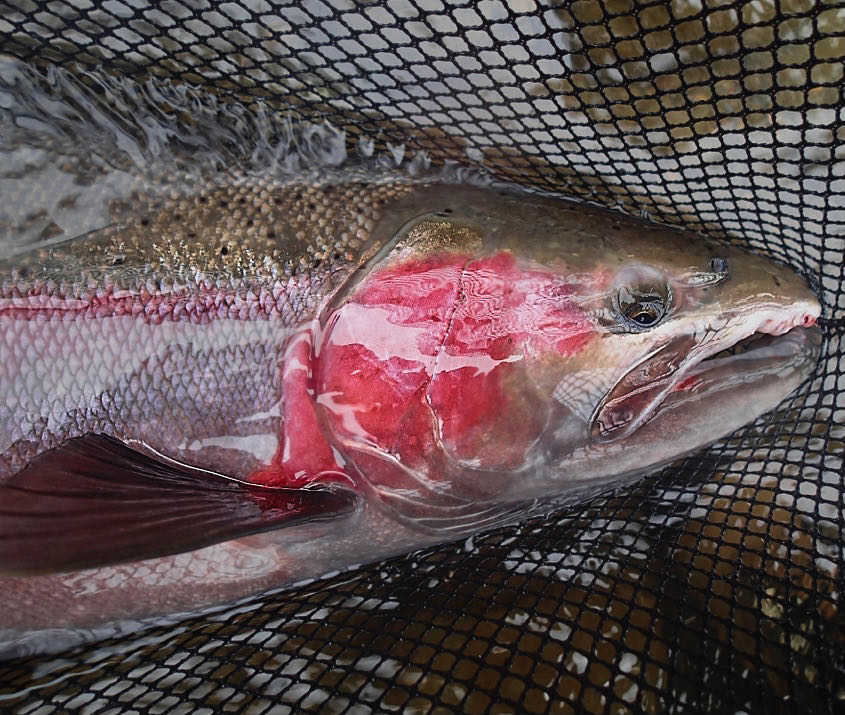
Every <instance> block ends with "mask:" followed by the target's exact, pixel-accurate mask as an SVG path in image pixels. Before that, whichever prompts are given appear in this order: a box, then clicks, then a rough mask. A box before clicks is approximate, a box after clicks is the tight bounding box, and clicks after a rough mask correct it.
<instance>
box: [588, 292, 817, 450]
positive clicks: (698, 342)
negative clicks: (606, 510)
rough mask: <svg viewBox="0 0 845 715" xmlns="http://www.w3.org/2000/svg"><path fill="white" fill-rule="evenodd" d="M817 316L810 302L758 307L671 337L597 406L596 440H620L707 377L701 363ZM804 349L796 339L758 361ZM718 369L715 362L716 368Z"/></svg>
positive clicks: (726, 362) (723, 363) (725, 363)
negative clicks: (683, 388)
mask: <svg viewBox="0 0 845 715" xmlns="http://www.w3.org/2000/svg"><path fill="white" fill-rule="evenodd" d="M818 315H819V305H818V303H817V302H815V301H809V300H806V301H804V300H802V301H796V302H795V303H793V304H790V305H788V306H784V305H772V306H771V307H769V306H765V307H763V308H762V309H761V308H760V307H759V306H758V307H757V309H755V310H754V311H751V312H739V311H736V312H734V313H732V314H730V313H729V314H722V315H720V316H718V317H717V318H714V319H712V320H710V321H708V322H707V323H706V324H705V325H703V326H701V327H699V326H695V327H694V329H693V331H692V332H688V333H681V334H676V335H674V336H667V339H666V340H665V341H664V342H662V343H661V344H660V345H659V347H658V348H657V349H656V350H653V351H651V352H649V353H648V354H647V355H645V356H644V357H643V358H642V359H641V360H640V361H639V362H637V364H635V365H634V366H633V367H632V368H631V369H630V370H628V372H626V373H625V374H624V375H623V376H622V377H621V378H620V379H619V380H618V381H617V383H616V384H615V385H614V387H613V388H611V390H610V391H609V392H608V394H607V395H606V396H605V398H604V399H603V400H602V401H601V402H600V403H599V404H598V406H597V408H596V410H595V412H594V414H593V419H592V422H591V432H592V438H593V441H595V442H599V443H608V442H615V441H618V440H621V439H624V438H626V437H628V436H629V435H631V434H632V433H633V432H635V431H636V430H637V429H638V428H639V427H641V426H642V425H643V424H644V423H645V422H647V421H648V420H649V419H651V418H652V417H653V416H654V414H655V413H656V412H657V410H658V409H659V408H660V405H661V404H662V403H663V402H664V400H666V398H667V397H668V396H669V395H670V394H671V393H672V392H673V391H674V390H676V389H679V386H680V385H681V384H682V383H683V382H684V381H685V380H686V379H687V378H690V377H691V376H692V375H700V374H702V373H706V372H707V371H708V370H709V368H710V367H711V366H709V365H708V367H706V368H704V369H702V365H701V364H702V363H703V362H704V361H705V360H707V359H708V358H710V357H712V356H714V355H716V354H718V353H720V352H722V351H724V350H726V349H728V348H731V347H733V346H735V345H737V344H738V343H739V342H741V341H743V340H745V339H746V338H749V337H751V336H752V335H754V334H755V333H759V334H763V335H772V336H779V335H783V334H785V333H788V332H789V331H791V330H793V329H794V328H810V327H812V326H813V325H815V321H816V319H817V318H818ZM667 327H668V326H667ZM802 346H803V342H801V341H791V342H790V343H789V345H788V346H784V347H785V351H783V350H782V351H780V352H778V351H777V350H768V351H767V352H762V351H761V352H760V353H759V357H760V358H765V359H768V360H771V361H773V362H774V361H779V360H780V361H783V360H788V359H789V357H790V355H791V356H792V357H794V356H795V355H796V354H799V353H800V352H801V350H802V349H803V347H802ZM742 362H743V361H741V360H732V359H730V358H725V359H720V360H719V361H718V363H719V365H718V367H719V368H720V369H722V370H724V369H727V368H729V367H731V366H733V367H737V366H740V365H741V364H742ZM745 364H746V365H747V364H748V361H747V359H746V360H745ZM715 366H716V365H715V363H714V365H713V366H712V367H715ZM739 369H742V367H739Z"/></svg>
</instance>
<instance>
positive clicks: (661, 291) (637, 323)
mask: <svg viewBox="0 0 845 715" xmlns="http://www.w3.org/2000/svg"><path fill="white" fill-rule="evenodd" d="M625 273H626V274H627V275H620V276H619V278H623V279H625V280H624V282H622V281H618V283H617V285H619V283H621V285H619V287H618V289H617V291H616V295H615V300H614V302H615V304H616V305H615V308H616V311H617V314H618V315H619V318H620V319H621V321H622V323H623V324H624V327H626V328H628V329H632V330H635V331H639V330H647V329H648V328H653V327H655V326H656V325H658V324H659V323H660V322H661V321H662V320H663V319H664V318H665V317H666V315H667V314H668V312H669V309H670V307H671V306H670V304H671V300H672V293H671V289H670V287H669V284H668V283H667V282H666V281H665V280H664V279H663V278H662V276H660V275H658V274H657V272H656V271H653V270H648V269H644V268H643V269H639V270H637V271H636V272H634V273H633V274H632V273H630V272H628V271H626V272H625Z"/></svg>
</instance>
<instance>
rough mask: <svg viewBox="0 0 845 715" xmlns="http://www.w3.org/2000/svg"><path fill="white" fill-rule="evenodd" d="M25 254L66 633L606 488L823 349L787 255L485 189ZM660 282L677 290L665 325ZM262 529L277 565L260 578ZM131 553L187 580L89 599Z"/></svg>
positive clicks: (295, 205) (308, 200)
mask: <svg viewBox="0 0 845 715" xmlns="http://www.w3.org/2000/svg"><path fill="white" fill-rule="evenodd" d="M713 266H719V267H720V270H719V271H718V274H716V273H715V272H714V270H713ZM0 271H2V272H3V273H4V274H5V278H4V279H3V280H2V292H1V293H0V341H2V344H0V347H1V348H2V351H3V354H4V356H7V359H5V360H4V361H2V363H0V395H2V398H3V399H4V402H5V403H6V405H7V406H9V407H10V409H8V410H7V411H6V412H5V413H4V414H3V415H2V418H0V440H2V441H0V453H2V462H0V470H2V471H0V474H2V479H0V575H5V577H6V578H4V579H0V605H2V603H3V600H4V598H6V597H7V596H8V597H10V598H13V597H14V596H13V594H14V593H16V592H18V591H25V592H27V593H29V592H31V591H32V589H36V590H38V589H43V590H44V591H46V592H48V593H50V594H51V595H50V598H51V599H56V598H70V600H71V601H73V603H74V609H73V616H72V617H71V618H70V619H69V620H68V621H62V620H61V618H60V619H59V620H60V622H62V623H63V624H65V625H79V626H81V625H90V624H94V623H97V622H100V621H103V620H109V619H114V618H124V617H138V616H142V615H144V614H153V613H162V612H165V611H167V610H170V609H171V608H173V607H174V605H175V604H178V605H179V607H180V608H194V607H198V606H201V605H208V604H210V603H214V602H218V600H219V599H221V598H224V597H226V598H228V597H231V596H234V595H236V594H245V593H248V592H250V591H252V590H254V589H256V588H259V587H265V586H266V585H267V584H268V583H271V582H272V583H274V584H280V583H289V582H291V581H293V580H298V579H302V578H308V577H312V576H316V575H319V574H321V573H324V572H325V571H326V570H328V569H330V568H338V567H341V566H346V565H349V564H351V563H357V562H362V561H367V560H372V559H375V558H382V557H384V556H385V555H387V554H391V553H396V552H397V551H402V550H407V549H409V548H413V547H418V546H422V545H425V544H431V543H435V542H437V541H443V540H446V539H451V538H455V536H457V535H460V534H467V533H471V532H473V531H477V530H478V529H481V528H483V527H485V526H490V525H493V524H499V523H504V522H506V521H511V520H514V519H518V518H519V515H520V514H521V513H524V512H525V510H526V509H528V508H529V505H530V504H531V503H532V500H533V499H538V498H554V499H555V500H556V503H558V504H559V503H561V501H562V500H567V499H571V500H574V499H583V498H585V497H586V496H588V495H592V494H595V493H596V492H597V491H602V490H605V489H608V488H610V487H612V486H614V485H617V484H619V483H622V482H624V481H630V480H632V479H635V478H637V477H638V476H641V475H643V474H644V473H645V472H647V471H648V470H650V469H653V468H656V467H657V466H659V465H661V464H664V463H666V462H668V461H670V460H672V459H674V458H676V457H678V456H679V455H681V454H684V453H686V452H688V451H690V450H693V449H696V448H697V447H700V446H702V445H704V444H707V443H709V442H711V441H713V440H714V439H717V438H718V437H720V436H722V435H724V434H725V433H726V432H729V431H731V430H732V429H734V428H735V427H737V426H739V425H741V424H743V423H745V422H747V421H749V420H750V419H753V418H754V417H755V416H757V415H758V414H759V413H760V411H762V410H765V409H766V408H767V407H771V406H774V405H776V404H778V403H779V402H780V401H781V399H782V398H783V397H784V395H785V394H787V393H788V392H789V391H790V390H791V389H793V388H794V387H796V386H797V385H798V384H799V383H800V382H801V380H803V378H804V377H805V376H806V374H807V373H808V372H809V370H810V369H811V368H812V365H813V364H814V360H815V356H816V354H817V349H818V344H817V340H816V338H815V335H816V332H814V328H813V327H812V325H813V322H814V320H815V318H816V316H817V315H818V313H819V305H818V302H817V301H816V300H815V298H814V297H813V296H812V294H811V293H810V292H809V291H808V289H807V288H806V286H805V285H804V283H803V281H802V280H801V279H800V277H798V276H796V275H795V274H793V273H791V272H790V271H789V270H788V269H786V268H785V267H783V266H779V265H776V264H773V263H771V262H769V261H766V260H764V259H762V258H760V257H757V256H752V255H750V254H747V253H743V252H741V251H739V250H738V249H735V248H731V247H728V246H722V245H716V244H710V243H706V242H703V241H698V240H696V241H690V240H689V239H688V238H687V237H686V236H684V235H682V234H678V233H676V232H674V231H672V230H670V229H668V228H665V227H660V226H656V225H654V224H649V223H645V222H642V221H636V220H623V219H622V218H620V217H618V216H615V215H613V214H609V213H606V212H604V211H602V210H599V209H597V208H595V207H590V206H585V205H582V204H575V203H572V202H565V201H561V200H555V199H551V198H542V197H536V196H528V195H525V194H520V193H513V192H507V191H503V190H495V189H491V188H479V187H471V186H460V185H448V184H440V185H438V184H430V185H429V184H416V185H414V184H410V183H383V184H382V183H372V184H368V183H365V182H364V183H362V182H359V181H354V182H349V183H338V184H332V185H328V184H327V185H318V186H305V185H291V186H288V187H284V188H282V187H277V186H273V185H270V184H267V183H262V182H256V183H255V184H249V183H248V182H247V181H246V180H245V179H244V180H237V181H235V182H234V183H233V184H232V186H231V187H230V188H229V189H226V188H225V187H223V186H216V187H205V188H198V189H197V193H196V194H195V195H194V196H192V197H187V198H185V197H183V198H180V197H175V198H173V199H171V201H170V203H169V204H168V205H167V206H164V207H162V208H159V209H155V210H152V211H146V212H143V213H139V214H138V216H137V217H136V218H135V219H133V220H132V221H129V222H126V221H122V222H121V221H119V222H116V223H115V224H114V225H112V226H110V227H109V228H107V229H104V230H102V231H100V232H95V233H94V234H92V235H89V236H86V237H84V238H82V239H80V240H78V241H72V242H69V243H67V244H64V245H61V246H54V247H52V248H46V249H40V250H37V251H33V252H32V253H30V254H28V255H25V256H21V257H16V258H13V259H9V260H7V261H5V262H4V263H3V264H2V266H0ZM638 296H646V298H643V300H644V301H645V300H646V299H647V301H648V305H653V304H654V303H655V301H663V302H664V303H663V304H662V305H661V309H660V311H659V312H658V313H656V315H657V316H658V318H657V319H656V320H655V321H654V323H653V324H652V325H649V326H646V327H643V325H641V324H640V322H637V323H636V324H635V323H634V322H632V320H630V318H629V315H628V313H627V312H626V311H627V310H628V309H629V308H630V309H632V310H635V311H639V312H638V313H637V315H638V317H639V318H640V320H642V319H643V316H644V315H645V316H646V317H648V313H647V312H646V311H645V309H644V308H642V307H641V306H640V305H639V303H638V302H637V301H638V300H639V298H638ZM646 307H647V306H646ZM755 332H762V333H768V334H769V337H770V340H762V341H759V342H758V343H755V345H756V347H754V346H752V347H751V349H750V350H747V351H745V352H744V353H742V355H738V356H734V357H732V358H719V359H716V360H714V361H713V362H712V363H711V364H709V369H708V363H707V358H708V357H710V356H715V355H716V354H717V353H720V352H721V351H723V350H724V349H725V348H727V347H730V346H731V345H734V344H736V343H737V342H738V341H740V340H743V339H744V338H746V337H748V336H749V335H751V334H754V333H755ZM779 336H782V337H779ZM661 366H664V367H665V368H666V370H658V369H657V368H660V367H661ZM664 373H665V374H664ZM652 374H659V375H660V379H661V382H660V383H659V384H654V385H652V384H651V383H649V384H648V385H643V384H642V383H643V381H644V379H648V376H650V375H652ZM690 377H693V378H694V379H692V380H690V379H689V378H690ZM561 385H564V386H565V388H566V389H565V390H564V388H562V387H561ZM640 388H649V389H648V390H646V391H643V390H641V389H640ZM33 495H38V496H37V497H35V496H33ZM104 495H111V496H108V498H107V496H104ZM48 515H49V521H45V519H48ZM45 527H46V528H45ZM55 534H61V535H62V538H61V539H56V538H54V536H55ZM259 536H260V538H259ZM221 542H222V543H221ZM255 548H258V549H262V550H263V549H266V550H267V551H266V552H264V553H267V554H269V557H268V558H269V567H268V568H267V569H266V570H262V571H261V573H258V574H256V573H239V572H238V570H237V568H236V567H234V566H233V564H236V563H238V562H240V561H242V557H241V556H239V554H242V553H243V550H244V549H246V550H247V551H249V550H250V549H255ZM205 549H211V550H212V553H215V554H218V555H219V558H220V562H219V564H218V567H219V568H218V569H217V570H215V569H213V568H212V569H211V570H210V571H206V570H205V567H203V574H204V575H203V576H202V577H201V578H200V577H198V579H199V580H198V581H197V583H196V584H194V585H195V586H197V588H192V584H191V583H181V584H180V585H179V587H178V588H175V587H174V586H173V585H172V582H171V581H170V580H169V579H170V576H169V575H168V574H172V573H173V570H172V569H175V568H176V564H177V561H178V559H177V558H176V556H177V555H178V554H179V553H180V552H185V551H190V552H191V553H195V554H198V556H197V558H198V559H200V560H201V561H202V562H203V563H206V557H207V555H208V553H209V552H206V551H204V550H205ZM200 552H202V554H200ZM121 562H129V563H134V562H141V563H150V562H156V563H157V564H158V565H157V566H156V572H158V570H159V569H160V572H161V574H162V579H161V580H160V581H159V582H157V583H148V584H145V586H144V589H145V590H144V594H143V598H141V599H140V601H138V594H137V593H136V592H133V588H132V587H131V586H129V585H127V586H126V587H125V588H124V587H121V588H116V589H113V590H111V591H109V590H108V589H106V591H105V592H103V593H102V595H92V594H91V592H90V591H89V592H87V594H86V597H85V598H79V597H77V596H74V595H72V594H73V593H76V592H77V591H78V587H79V584H80V583H89V584H91V587H92V588H95V586H94V585H95V584H99V583H101V582H102V580H103V578H104V576H105V571H103V569H110V568H112V565H113V564H117V563H121ZM127 568H128V567H127ZM177 570H178V569H177ZM71 576H72V582H73V583H74V584H75V585H74V586H73V587H72V588H70V593H71V595H70V596H68V595H67V594H68V591H69V584H70V583H71V581H70V580H68V579H69V578H70V577H71ZM33 579H34V580H33ZM80 579H81V581H80ZM209 579H210V580H212V581H213V580H215V579H218V581H216V582H215V584H214V587H210V586H209ZM200 585H202V588H199V586H200ZM59 594H61V595H59ZM127 598H129V599H130V600H131V601H132V602H131V603H127ZM2 610H3V609H2V608H0V612H2ZM50 613H52V611H51V609H50V607H49V606H45V608H43V609H40V610H39V611H38V615H37V616H36V615H34V614H30V613H27V614H23V615H20V614H19V615H16V616H14V617H12V620H8V621H7V622H6V623H7V626H8V627H9V628H18V629H19V628H26V627H28V625H27V624H29V626H30V627H44V626H45V625H49V623H50V619H51V618H52V616H50V615H49V614H50ZM28 619H31V620H28ZM39 619H40V620H39ZM3 624H4V621H2V619H0V627H2V626H3Z"/></svg>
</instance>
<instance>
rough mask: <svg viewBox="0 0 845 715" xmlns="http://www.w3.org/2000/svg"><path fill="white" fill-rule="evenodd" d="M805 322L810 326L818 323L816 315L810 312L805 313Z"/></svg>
mask: <svg viewBox="0 0 845 715" xmlns="http://www.w3.org/2000/svg"><path fill="white" fill-rule="evenodd" d="M803 322H804V326H805V327H807V328H809V327H810V326H811V325H815V324H816V316H815V315H810V314H809V313H807V314H806V315H804V321H803Z"/></svg>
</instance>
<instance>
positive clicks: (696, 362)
mask: <svg viewBox="0 0 845 715" xmlns="http://www.w3.org/2000/svg"><path fill="white" fill-rule="evenodd" d="M811 331H816V329H814V328H804V327H793V328H792V329H791V330H789V331H787V332H786V333H784V334H781V335H773V334H770V333H766V332H764V331H757V330H754V331H751V332H749V333H747V334H744V335H742V336H741V337H739V338H738V339H734V340H733V341H730V342H729V341H720V342H719V343H718V344H708V345H707V347H704V346H703V345H702V343H701V342H698V341H695V339H694V338H693V337H692V336H681V337H678V338H674V339H672V340H670V341H669V342H668V343H666V344H665V345H663V346H661V347H660V348H659V349H658V350H657V351H655V352H653V353H651V354H650V355H649V356H648V357H646V358H645V359H644V360H642V361H640V362H639V363H637V365H635V366H634V367H633V368H632V369H631V370H629V371H628V372H627V373H625V375H623V376H622V378H620V379H619V381H618V382H617V383H616V385H615V386H614V387H613V388H612V389H611V390H610V392H609V393H608V394H607V395H606V396H605V398H604V399H603V400H602V401H601V402H600V403H599V405H598V407H597V408H596V411H595V413H594V415H593V419H592V422H591V435H592V440H593V441H594V442H596V443H601V444H607V443H611V442H616V441H619V440H622V439H624V438H626V437H629V436H630V435H631V434H632V433H634V432H635V431H636V430H637V429H639V428H640V427H642V426H643V425H644V424H645V423H647V422H649V421H650V420H652V419H653V418H654V417H655V416H656V415H657V414H658V413H659V412H662V411H663V410H665V409H667V408H669V407H676V406H678V405H680V404H683V403H687V402H689V401H690V400H700V399H702V398H704V397H706V396H710V395H713V394H715V393H717V392H720V391H722V390H725V389H731V388H733V389H742V388H743V387H745V388H748V387H749V386H750V384H752V383H756V382H758V381H759V380H761V379H763V378H764V377H767V376H771V375H774V374H776V373H777V372H779V371H780V370H783V369H788V368H790V367H791V366H793V365H794V364H795V363H796V361H798V360H799V359H800V358H802V357H803V356H805V355H806V353H807V345H808V344H809V341H810V337H809V336H810V333H811ZM749 340H750V341H751V342H750V343H748V345H747V349H745V350H744V351H743V352H740V353H738V354H726V355H725V356H721V355H720V354H721V353H726V352H727V351H730V350H733V349H736V348H737V347H738V346H740V344H744V343H746V342H747V341H749ZM647 378H648V379H647Z"/></svg>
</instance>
